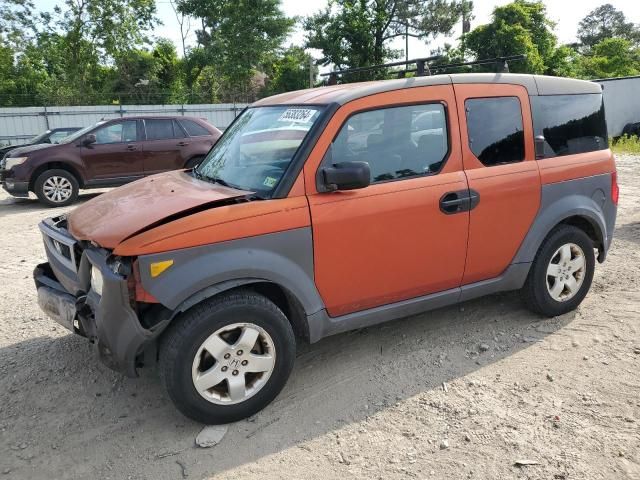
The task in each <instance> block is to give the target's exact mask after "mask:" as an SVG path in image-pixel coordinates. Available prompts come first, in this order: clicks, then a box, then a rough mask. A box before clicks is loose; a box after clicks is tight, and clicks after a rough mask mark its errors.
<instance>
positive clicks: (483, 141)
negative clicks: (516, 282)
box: [454, 84, 540, 284]
mask: <svg viewBox="0 0 640 480" xmlns="http://www.w3.org/2000/svg"><path fill="white" fill-rule="evenodd" d="M454 88H455V92H456V99H457V103H458V115H459V117H460V130H461V134H462V160H463V164H464V169H465V173H466V175H467V179H468V182H469V188H470V190H471V191H472V192H474V193H475V194H477V195H478V197H479V198H478V199H479V203H478V205H477V207H476V208H474V209H473V210H472V211H471V218H470V222H469V247H468V252H467V264H466V267H465V271H464V277H463V282H462V283H463V284H469V283H474V282H477V281H480V280H485V279H489V278H494V277H497V276H499V275H500V274H501V273H502V272H504V270H505V269H506V268H507V267H508V266H509V264H510V263H511V260H512V259H513V257H514V256H515V254H516V252H517V250H518V248H519V247H520V245H521V243H522V241H523V240H524V237H525V235H526V234H527V232H528V231H529V228H530V227H531V224H532V223H533V220H534V218H535V216H536V214H537V212H538V209H539V206H540V175H539V173H538V165H537V162H536V161H535V154H534V146H533V130H532V123H531V108H530V104H529V95H528V92H527V89H526V88H525V87H523V86H520V85H505V84H486V85H485V84H459V85H455V86H454Z"/></svg>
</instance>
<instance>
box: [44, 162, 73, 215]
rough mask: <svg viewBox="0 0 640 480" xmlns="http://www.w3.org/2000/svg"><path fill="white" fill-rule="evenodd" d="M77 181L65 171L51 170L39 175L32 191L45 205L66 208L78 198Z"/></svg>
mask: <svg viewBox="0 0 640 480" xmlns="http://www.w3.org/2000/svg"><path fill="white" fill-rule="evenodd" d="M79 189H80V186H79V185H78V180H76V177H75V176H73V174H71V173H69V172H67V171H66V170H61V169H53V170H46V171H44V172H43V173H41V174H40V175H39V176H38V178H37V179H36V181H35V183H34V191H35V194H36V195H37V196H38V200H40V201H41V202H42V203H44V204H45V205H48V206H50V207H66V206H67V205H71V204H72V203H73V202H74V201H75V200H76V198H78V190H79Z"/></svg>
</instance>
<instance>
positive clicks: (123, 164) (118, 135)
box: [81, 120, 144, 185]
mask: <svg viewBox="0 0 640 480" xmlns="http://www.w3.org/2000/svg"><path fill="white" fill-rule="evenodd" d="M92 133H93V134H94V135H95V136H96V141H95V142H94V143H92V144H90V145H86V146H82V147H81V148H82V161H83V162H84V164H85V168H86V169H87V172H88V173H89V175H88V177H89V178H90V179H91V183H96V184H105V185H111V184H118V183H124V182H126V181H130V180H134V179H136V178H140V177H142V176H143V175H144V168H143V155H144V154H143V152H142V144H141V142H140V141H139V139H138V122H137V121H136V120H119V121H115V122H110V123H108V124H106V125H103V126H102V127H99V128H98V129H97V130H95V131H94V132H92Z"/></svg>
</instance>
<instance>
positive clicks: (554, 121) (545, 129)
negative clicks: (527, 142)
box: [531, 93, 609, 158]
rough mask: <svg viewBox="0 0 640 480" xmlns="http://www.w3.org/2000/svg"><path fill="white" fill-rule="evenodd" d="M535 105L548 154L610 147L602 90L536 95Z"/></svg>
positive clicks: (536, 127)
mask: <svg viewBox="0 0 640 480" xmlns="http://www.w3.org/2000/svg"><path fill="white" fill-rule="evenodd" d="M531 109H532V114H533V128H534V130H535V135H536V136H543V137H544V139H545V143H544V157H545V158H552V157H559V156H562V155H573V154H576V153H584V152H593V151H595V150H604V149H606V148H608V147H609V144H608V139H607V123H606V121H605V117H604V103H603V101H602V94H599V93H593V94H582V95H543V96H533V97H531Z"/></svg>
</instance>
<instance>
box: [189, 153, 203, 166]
mask: <svg viewBox="0 0 640 480" xmlns="http://www.w3.org/2000/svg"><path fill="white" fill-rule="evenodd" d="M202 160H204V156H203V155H199V156H197V157H193V158H190V159H189V160H187V161H186V163H185V164H184V168H195V167H197V166H198V165H199V164H200V163H202Z"/></svg>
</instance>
